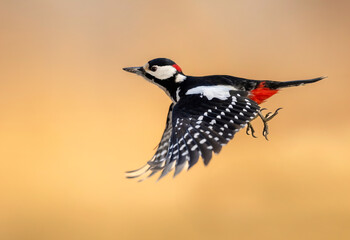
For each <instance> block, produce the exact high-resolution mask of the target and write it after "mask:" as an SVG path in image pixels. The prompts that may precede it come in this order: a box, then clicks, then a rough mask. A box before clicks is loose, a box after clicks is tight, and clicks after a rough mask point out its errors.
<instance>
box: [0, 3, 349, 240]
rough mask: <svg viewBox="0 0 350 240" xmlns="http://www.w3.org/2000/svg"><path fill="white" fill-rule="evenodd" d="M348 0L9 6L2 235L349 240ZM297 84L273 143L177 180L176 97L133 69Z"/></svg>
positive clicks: (245, 140) (0, 118)
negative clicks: (154, 162) (140, 175)
mask: <svg viewBox="0 0 350 240" xmlns="http://www.w3.org/2000/svg"><path fill="white" fill-rule="evenodd" d="M349 11H350V4H349V1H326V0H319V1H311V0H306V1H305V0H282V1H277V0H265V1H259V0H248V1H204V0H197V1H181V0H180V1H172V2H165V1H141V0H139V1H129V2H126V1H112V0H111V1H108V0H99V1H97V0H96V1H93V0H84V1H83V0H60V1H56V0H42V1H33V0H31V1H24V0H23V1H20V0H17V1H7V0H2V1H1V2H0V50H1V52H0V164H1V165H0V194H1V196H0V211H1V213H0V239H4V240H7V239H11V240H12V239H20V240H22V239H39V240H41V239H43V240H47V239H49V240H51V239H52V240H56V239H108V240H109V239H298V240H299V239H350V153H349V151H350V149H349V148H350V123H349V117H350V107H349V104H350V96H349V87H350V83H349V81H350V58H349V57H350V15H349ZM156 57H168V58H171V59H173V60H174V61H176V62H177V63H178V64H179V65H180V66H181V67H182V69H183V70H184V72H185V73H187V74H191V75H206V74H231V75H235V76H241V77H246V78H253V79H273V80H293V79H305V78H313V77H318V76H323V75H326V76H328V78H327V79H326V80H323V81H322V82H319V83H317V84H313V85H308V86H305V87H299V88H293V89H286V90H284V91H282V92H280V93H279V94H278V95H276V96H274V97H273V98H271V99H270V101H269V102H268V103H266V104H264V105H263V106H264V107H267V108H269V109H271V110H274V109H276V108H278V107H283V108H284V109H283V110H282V111H281V112H280V114H279V115H278V117H277V118H275V119H274V120H273V121H272V122H271V123H270V141H265V140H264V138H263V137H262V136H261V130H262V124H261V122H260V121H256V122H255V123H254V126H255V127H256V130H257V134H258V135H259V138H258V139H253V138H252V137H250V136H246V135H245V133H244V132H240V133H239V134H237V135H236V137H235V139H234V140H233V141H232V142H231V143H230V144H228V145H227V146H226V147H224V148H223V151H222V153H221V154H220V155H218V156H215V157H214V159H213V160H212V162H211V164H210V165H209V167H206V168H205V167H203V164H202V163H199V164H197V165H196V166H195V167H194V168H193V169H191V170H190V172H184V173H182V174H180V176H178V177H177V178H176V179H173V178H172V177H171V176H170V175H169V176H168V177H166V178H165V179H164V180H162V181H160V182H158V183H157V182H155V178H154V179H150V180H148V181H146V182H143V183H136V182H135V181H132V180H127V179H125V178H124V171H125V170H132V169H135V168H137V167H140V166H141V165H142V164H144V163H145V161H147V160H149V159H150V158H151V156H152V154H153V153H154V150H153V148H154V147H155V146H156V145H157V143H158V141H159V139H160V137H161V134H162V131H163V129H164V124H165V118H166V112H167V109H168V106H169V104H170V100H169V99H168V97H167V96H166V95H165V94H164V92H162V91H161V90H160V89H158V88H157V87H156V86H153V85H151V84H149V83H148V82H146V81H145V80H143V79H142V78H140V77H137V76H133V75H131V74H128V73H126V72H124V71H122V70H121V69H122V67H127V66H138V65H143V64H144V63H146V62H147V61H148V60H150V59H152V58H156Z"/></svg>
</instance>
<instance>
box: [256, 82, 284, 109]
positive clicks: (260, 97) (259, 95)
mask: <svg viewBox="0 0 350 240" xmlns="http://www.w3.org/2000/svg"><path fill="white" fill-rule="evenodd" d="M277 92H278V90H275V89H270V88H267V87H265V82H261V83H260V84H259V86H258V87H257V88H256V89H254V90H252V91H250V96H249V98H250V99H251V100H253V101H255V102H256V103H258V104H260V103H263V102H264V101H265V100H266V99H268V98H269V97H271V96H272V95H275V94H276V93H277Z"/></svg>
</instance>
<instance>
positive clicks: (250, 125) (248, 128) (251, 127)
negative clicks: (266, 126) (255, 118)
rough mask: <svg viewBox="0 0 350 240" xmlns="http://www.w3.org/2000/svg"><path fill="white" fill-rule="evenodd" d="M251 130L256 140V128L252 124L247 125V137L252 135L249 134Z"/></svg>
mask: <svg viewBox="0 0 350 240" xmlns="http://www.w3.org/2000/svg"><path fill="white" fill-rule="evenodd" d="M249 130H250V132H251V133H252V137H255V138H256V136H255V135H254V133H255V130H254V128H253V126H252V124H251V123H250V122H249V123H248V124H247V130H246V132H245V133H246V134H247V135H250V134H249Z"/></svg>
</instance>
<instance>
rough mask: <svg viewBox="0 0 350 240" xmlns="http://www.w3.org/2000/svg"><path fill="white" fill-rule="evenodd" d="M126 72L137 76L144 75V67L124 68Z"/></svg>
mask: <svg viewBox="0 0 350 240" xmlns="http://www.w3.org/2000/svg"><path fill="white" fill-rule="evenodd" d="M123 70H124V71H127V72H131V73H135V74H137V75H143V72H144V70H143V67H126V68H123Z"/></svg>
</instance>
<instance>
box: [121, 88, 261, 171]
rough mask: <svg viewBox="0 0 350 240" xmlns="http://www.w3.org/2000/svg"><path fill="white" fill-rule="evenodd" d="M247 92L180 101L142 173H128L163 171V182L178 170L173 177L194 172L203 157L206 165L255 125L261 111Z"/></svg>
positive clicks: (186, 96)
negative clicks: (235, 137)
mask: <svg viewBox="0 0 350 240" xmlns="http://www.w3.org/2000/svg"><path fill="white" fill-rule="evenodd" d="M246 94H247V93H245V92H238V91H231V92H230V96H229V97H226V98H224V99H223V98H215V97H214V98H211V99H210V100H209V99H208V98H207V97H205V96H202V95H201V94H191V95H185V96H183V97H181V99H180V100H179V102H177V103H176V104H175V105H174V104H172V105H171V106H170V108H169V113H168V118H167V124H166V128H165V131H164V133H163V136H162V139H161V141H160V144H159V146H158V148H157V151H156V153H155V155H154V156H153V158H152V159H151V160H150V161H148V163H147V164H146V165H145V166H144V167H143V168H141V169H138V170H135V171H131V172H128V174H129V176H127V177H129V178H134V177H139V176H141V175H144V174H147V173H148V172H149V173H150V174H149V175H148V176H147V175H146V176H147V177H150V176H152V175H154V174H155V173H157V172H159V171H161V172H162V173H161V175H160V178H162V177H163V176H165V175H166V174H167V173H168V172H170V171H171V170H172V169H173V168H174V167H175V173H174V176H176V175H177V174H179V173H180V172H181V170H182V169H183V168H184V167H185V166H187V167H188V169H189V168H191V167H192V166H193V165H195V164H196V163H197V162H198V159H199V157H202V159H203V162H204V164H205V165H207V164H208V163H209V161H210V160H211V158H212V152H214V153H219V152H220V150H221V148H222V146H223V145H226V144H227V143H228V142H229V141H230V140H231V139H232V138H233V136H234V135H235V133H236V132H238V131H239V130H240V129H241V128H243V127H245V126H246V124H247V123H248V122H250V121H252V120H253V119H254V118H255V117H256V115H257V113H258V110H259V109H260V108H259V106H258V105H257V103H256V102H254V101H252V100H250V99H248V98H247V97H246Z"/></svg>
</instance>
